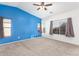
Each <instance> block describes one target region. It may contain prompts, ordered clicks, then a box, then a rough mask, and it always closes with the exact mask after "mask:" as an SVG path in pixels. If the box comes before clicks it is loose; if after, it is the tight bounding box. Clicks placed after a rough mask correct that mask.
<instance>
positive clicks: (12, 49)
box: [0, 38, 79, 56]
mask: <svg viewBox="0 0 79 59" xmlns="http://www.w3.org/2000/svg"><path fill="white" fill-rule="evenodd" d="M72 55H75V56H78V55H79V46H76V45H72V44H68V43H64V42H59V41H55V40H50V39H46V38H37V39H33V40H25V41H22V42H18V43H11V44H7V45H3V46H0V56H72Z"/></svg>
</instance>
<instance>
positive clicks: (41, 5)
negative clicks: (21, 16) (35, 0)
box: [33, 2, 52, 10]
mask: <svg viewBox="0 0 79 59" xmlns="http://www.w3.org/2000/svg"><path fill="white" fill-rule="evenodd" d="M33 5H34V6H38V8H37V10H40V9H41V8H42V9H44V10H47V8H46V7H48V6H52V3H50V4H45V2H41V4H33Z"/></svg>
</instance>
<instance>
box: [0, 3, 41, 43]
mask: <svg viewBox="0 0 79 59" xmlns="http://www.w3.org/2000/svg"><path fill="white" fill-rule="evenodd" d="M0 16H2V17H4V18H9V19H11V20H12V29H11V32H12V36H11V37H7V38H0V44H4V43H9V42H14V41H19V40H24V39H29V38H32V37H40V36H41V33H40V32H38V30H37V24H38V23H41V19H40V18H38V17H36V16H33V15H31V14H29V13H28V12H25V11H23V10H21V9H19V8H16V7H12V6H7V5H2V4H0Z"/></svg>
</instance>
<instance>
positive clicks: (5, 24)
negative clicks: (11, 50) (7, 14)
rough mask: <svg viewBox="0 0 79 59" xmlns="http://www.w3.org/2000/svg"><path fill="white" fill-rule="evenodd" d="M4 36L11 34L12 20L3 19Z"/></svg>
mask: <svg viewBox="0 0 79 59" xmlns="http://www.w3.org/2000/svg"><path fill="white" fill-rule="evenodd" d="M3 28H4V37H9V36H11V20H10V19H3Z"/></svg>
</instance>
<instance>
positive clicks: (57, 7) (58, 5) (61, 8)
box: [0, 2, 79, 18]
mask: <svg viewBox="0 0 79 59" xmlns="http://www.w3.org/2000/svg"><path fill="white" fill-rule="evenodd" d="M33 3H36V4H40V2H0V4H7V5H11V6H15V7H19V8H21V9H23V10H25V11H27V12H29V13H31V14H33V15H35V16H37V17H40V18H45V17H48V16H50V15H56V14H60V13H64V12H68V11H71V10H74V9H77V8H78V7H79V3H77V2H46V3H52V4H53V6H50V7H47V9H48V10H47V11H45V10H43V9H41V10H39V11H38V10H36V9H37V8H38V7H37V6H34V5H33Z"/></svg>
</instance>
